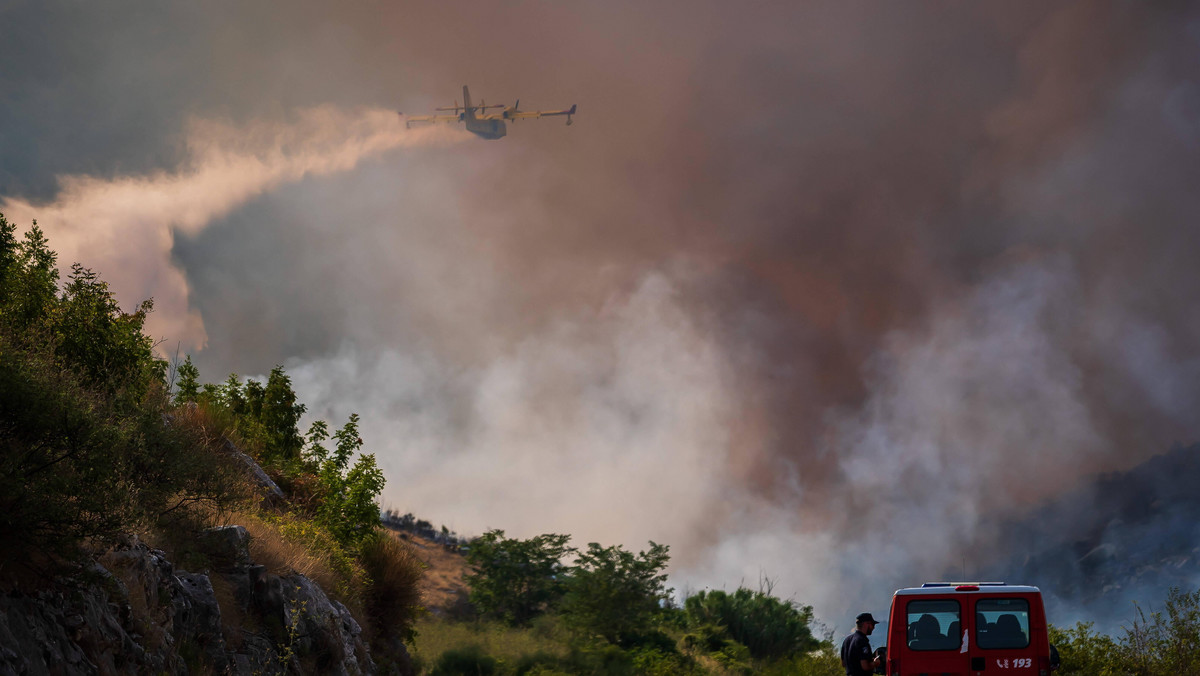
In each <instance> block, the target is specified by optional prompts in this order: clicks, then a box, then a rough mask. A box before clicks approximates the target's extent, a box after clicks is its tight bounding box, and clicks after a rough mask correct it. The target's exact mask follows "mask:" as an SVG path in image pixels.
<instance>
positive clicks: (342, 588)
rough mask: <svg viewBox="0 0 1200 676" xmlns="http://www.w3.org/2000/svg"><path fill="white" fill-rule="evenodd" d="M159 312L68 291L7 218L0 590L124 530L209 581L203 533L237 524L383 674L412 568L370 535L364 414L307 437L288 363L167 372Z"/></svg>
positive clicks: (404, 618)
mask: <svg viewBox="0 0 1200 676" xmlns="http://www.w3.org/2000/svg"><path fill="white" fill-rule="evenodd" d="M151 310H152V303H151V302H150V301H145V302H143V303H141V304H140V305H139V306H138V307H137V308H136V309H135V310H134V311H133V312H124V311H122V310H121V308H120V306H119V305H118V303H117V299H116V298H115V297H114V296H113V294H112V292H111V291H110V289H109V287H108V285H107V284H106V283H105V282H104V281H103V280H102V279H101V278H100V276H99V275H98V274H97V273H95V272H93V271H92V270H89V269H88V268H86V267H84V266H82V265H81V264H78V263H76V264H74V265H73V266H72V267H71V273H70V274H69V276H68V278H67V279H66V280H61V279H60V278H59V273H58V268H57V260H56V255H55V253H54V251H53V250H51V249H50V248H49V246H48V244H47V241H46V239H45V237H44V235H43V233H42V232H41V230H40V229H39V228H38V227H37V224H36V222H35V223H34V224H33V227H31V228H30V229H29V230H28V231H27V232H26V233H25V234H24V236H23V237H21V238H18V237H17V235H16V228H15V226H14V225H13V224H11V223H9V222H8V221H7V220H6V219H4V217H3V216H2V215H0V587H2V588H3V589H5V590H14V589H31V588H37V587H38V586H39V585H46V584H48V583H49V582H50V581H51V580H52V579H53V578H55V577H56V576H59V575H61V574H63V573H64V572H66V573H69V572H70V571H72V570H82V569H83V568H84V567H85V564H87V563H88V562H89V561H90V560H92V559H94V558H95V557H97V556H100V555H101V554H103V553H104V552H105V551H106V550H108V549H109V548H110V547H111V546H112V545H114V544H116V543H118V542H120V541H121V540H122V539H123V538H125V537H126V536H127V535H128V534H136V535H138V536H140V538H141V539H143V540H145V541H147V542H150V543H152V544H153V545H154V546H156V547H159V548H161V549H164V550H166V552H167V553H168V554H169V555H170V557H171V560H172V561H174V562H175V564H176V565H180V566H186V567H190V569H193V570H196V569H203V568H206V567H207V563H208V562H207V561H205V560H204V557H205V554H204V553H203V552H202V551H200V550H199V549H197V548H196V546H195V543H196V542H197V539H198V538H197V537H196V535H197V534H198V533H199V532H201V531H203V530H204V529H206V528H209V527H211V526H215V525H222V524H231V523H237V524H239V525H242V526H244V527H246V528H247V530H248V531H249V532H250V534H251V536H252V540H251V552H252V554H253V559H254V561H255V562H257V563H259V564H263V565H265V566H266V567H267V569H268V571H269V572H273V573H280V574H283V573H290V572H300V573H303V574H305V575H308V576H309V577H311V578H312V579H314V580H316V581H317V582H318V583H320V584H321V585H322V586H323V587H324V588H325V589H326V590H327V591H328V592H329V593H330V594H331V595H333V596H334V597H335V598H337V599H339V600H341V601H342V602H343V603H344V604H345V605H346V606H347V607H348V608H350V610H351V611H352V613H353V614H354V615H355V616H356V617H357V618H358V619H359V621H360V623H361V624H363V626H364V627H365V628H366V629H367V631H368V634H369V635H370V636H371V637H372V639H373V642H374V644H375V645H376V646H377V649H378V650H379V651H380V653H381V655H382V657H383V658H384V663H386V660H387V655H386V653H387V652H388V650H389V646H395V645H397V644H396V642H395V639H396V638H402V639H403V638H410V637H411V627H412V623H413V621H414V619H415V615H416V612H417V610H418V603H419V599H418V592H417V584H418V582H419V578H420V575H421V564H420V562H419V561H417V560H416V558H415V557H414V556H413V554H412V552H411V551H410V550H409V549H408V548H407V547H406V546H405V545H403V544H402V543H400V542H399V541H398V540H396V539H395V538H394V537H392V536H391V535H390V534H388V533H387V532H386V531H384V530H383V529H381V528H380V524H379V506H378V503H377V498H378V495H379V493H380V491H381V490H382V488H383V484H384V477H383V474H382V472H381V471H380V470H379V468H378V467H377V466H376V464H375V458H374V456H373V455H371V454H361V453H360V451H361V448H362V445H363V441H362V439H361V438H359V436H358V418H357V416H353V415H352V416H351V417H350V419H349V420H348V421H346V422H345V424H344V425H343V426H342V427H341V428H339V429H337V430H336V431H333V432H332V433H331V432H330V431H329V428H328V426H327V425H326V423H325V422H323V421H318V422H316V423H314V424H313V425H312V426H311V427H310V429H309V430H308V432H307V434H301V433H300V431H299V430H298V429H297V424H298V423H299V420H300V416H301V415H302V414H303V413H304V410H305V409H304V406H303V405H302V404H300V403H299V402H297V401H296V395H295V393H294V392H293V390H292V388H291V383H290V380H289V379H288V377H287V374H286V373H285V372H284V370H283V369H282V368H280V367H276V368H274V369H273V370H272V371H271V373H270V377H269V378H268V379H267V382H266V383H259V382H256V381H253V380H250V381H244V382H243V381H242V380H241V379H239V378H238V377H237V376H233V375H231V376H229V378H228V379H226V380H225V381H224V382H223V383H222V384H220V385H211V384H201V381H200V379H199V373H198V372H197V370H196V369H195V367H194V366H193V365H192V363H191V360H190V359H187V360H185V361H184V362H183V363H182V364H180V365H178V368H177V369H170V368H169V367H168V364H167V363H166V362H165V361H164V360H162V359H159V358H157V357H156V356H155V354H154V347H155V346H154V344H153V342H152V340H151V339H150V337H149V336H147V335H146V334H145V333H144V332H143V330H142V329H143V325H144V322H145V320H146V317H147V314H148V313H149V312H150V311H151ZM171 381H174V385H175V387H174V388H171V387H170V384H171ZM172 389H173V391H172ZM250 459H253V460H252V461H250ZM255 464H257V465H259V466H261V467H262V468H263V469H265V470H266V472H267V474H269V475H270V477H271V479H273V483H274V484H276V485H277V486H278V487H276V485H272V481H271V480H270V479H267V478H266V477H265V476H263V477H260V478H258V479H256V478H255V475H254V473H253V471H252V470H253V469H255V467H254V466H255ZM222 615H223V617H225V616H227V617H230V618H235V617H237V613H236V612H230V613H228V614H226V613H223V614H222ZM376 659H377V660H378V659H379V657H377V658H376Z"/></svg>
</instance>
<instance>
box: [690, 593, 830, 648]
mask: <svg viewBox="0 0 1200 676" xmlns="http://www.w3.org/2000/svg"><path fill="white" fill-rule="evenodd" d="M684 609H685V610H686V612H687V616H688V624H689V626H690V627H692V628H693V630H694V631H699V632H700V635H701V636H702V637H704V639H703V640H704V641H705V642H707V644H709V645H718V644H719V643H720V641H719V637H720V634H719V632H716V631H715V630H714V627H720V628H722V629H724V631H725V632H728V635H729V637H730V638H732V639H733V640H734V641H737V642H738V643H740V644H742V645H744V646H746V648H747V649H748V650H749V651H750V655H751V656H753V657H754V658H755V659H774V658H779V657H789V656H791V655H795V654H797V653H801V652H807V651H810V650H813V649H815V648H816V647H817V646H818V645H819V642H818V641H817V640H816V639H815V638H813V635H812V630H811V629H810V628H809V624H810V623H811V622H812V617H813V615H812V607H811V606H797V605H796V604H795V603H793V602H791V601H782V600H780V599H777V598H775V597H774V596H771V595H770V594H769V593H767V592H765V591H762V590H759V591H751V590H750V589H747V588H745V587H741V588H739V589H738V590H737V591H735V592H734V593H732V594H728V593H726V592H724V591H721V590H714V591H702V592H700V593H698V594H696V595H694V596H691V597H689V598H688V599H687V600H686V601H685V602H684ZM723 647H724V646H723V645H721V646H720V647H719V648H718V649H721V648H723Z"/></svg>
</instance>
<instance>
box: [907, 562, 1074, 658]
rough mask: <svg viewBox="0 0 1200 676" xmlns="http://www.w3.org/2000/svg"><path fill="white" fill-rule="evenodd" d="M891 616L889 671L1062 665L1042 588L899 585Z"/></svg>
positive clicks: (972, 584)
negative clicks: (1056, 656) (1054, 650)
mask: <svg viewBox="0 0 1200 676" xmlns="http://www.w3.org/2000/svg"><path fill="white" fill-rule="evenodd" d="M888 620H889V621H888V630H887V652H886V656H887V657H886V660H887V661H886V666H885V670H884V673H886V674H888V675H889V676H921V675H925V674H928V675H930V676H932V675H934V674H936V675H937V676H951V675H953V676H1049V674H1050V672H1051V670H1052V669H1053V668H1057V666H1058V664H1057V663H1054V664H1052V662H1051V650H1052V649H1051V647H1050V641H1049V638H1048V636H1047V634H1046V610H1045V608H1044V606H1043V605H1042V592H1041V591H1040V590H1039V589H1038V588H1037V587H1027V586H1021V585H1009V584H1005V583H1003V582H929V583H926V584H924V585H922V586H921V587H914V588H909V589H900V590H897V591H896V593H895V595H893V596H892V610H891V613H890V615H889V617H888ZM1054 662H1057V660H1054Z"/></svg>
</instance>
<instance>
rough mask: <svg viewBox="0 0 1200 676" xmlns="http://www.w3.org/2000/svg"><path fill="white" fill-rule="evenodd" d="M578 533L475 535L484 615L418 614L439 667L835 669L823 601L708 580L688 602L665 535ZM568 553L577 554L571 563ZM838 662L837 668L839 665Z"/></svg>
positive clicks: (422, 651)
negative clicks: (612, 541) (647, 539)
mask: <svg viewBox="0 0 1200 676" xmlns="http://www.w3.org/2000/svg"><path fill="white" fill-rule="evenodd" d="M569 541H570V537H569V536H567V535H556V534H544V535H538V536H536V537H533V538H529V539H526V540H521V539H515V538H508V537H505V535H504V532H503V531H499V530H493V531H489V532H488V533H485V534H484V535H483V536H481V537H479V538H477V539H475V540H473V541H472V542H471V543H470V546H469V553H468V554H467V560H468V562H469V563H470V565H471V567H472V570H473V573H472V574H470V575H468V576H467V582H468V584H469V585H470V601H471V605H472V609H473V612H474V615H473V616H470V617H466V618H462V619H460V621H457V622H451V621H425V622H423V623H422V624H420V625H419V627H420V631H421V636H420V638H419V639H418V641H417V643H416V648H417V653H418V656H419V657H421V658H422V660H423V662H424V664H425V666H426V667H427V668H428V669H429V671H430V673H433V674H707V673H752V672H753V673H763V672H765V673H781V674H783V673H787V674H806V673H811V674H817V673H835V672H836V671H837V670H838V669H840V665H838V662H837V659H836V657H834V654H833V650H832V646H831V645H830V644H829V642H828V641H827V640H826V641H819V640H817V639H815V638H814V637H813V635H812V630H811V628H810V625H811V621H812V609H811V608H810V607H807V606H797V605H796V604H794V603H792V602H789V601H782V600H780V599H777V598H775V597H773V596H771V595H770V593H769V590H765V591H764V590H759V591H751V590H748V589H739V590H737V591H736V592H734V593H732V594H726V593H724V592H703V593H700V594H697V595H695V596H692V597H691V598H689V599H688V600H687V602H686V603H685V604H684V606H683V607H678V606H676V605H674V603H673V595H672V590H671V589H669V588H668V587H667V586H666V574H665V571H666V567H667V564H668V563H669V560H670V558H669V554H668V548H667V547H666V546H665V545H661V544H656V543H654V542H651V543H649V547H648V548H647V549H646V550H644V551H640V552H636V553H635V552H631V551H627V550H626V549H624V548H623V547H621V546H609V547H604V546H601V545H600V544H598V543H594V542H593V543H589V544H588V546H587V548H586V549H584V550H582V551H580V550H578V549H576V548H574V547H571V546H570V545H569ZM568 561H569V563H568ZM831 670H832V671H831Z"/></svg>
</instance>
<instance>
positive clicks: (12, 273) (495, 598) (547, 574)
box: [0, 215, 1200, 676]
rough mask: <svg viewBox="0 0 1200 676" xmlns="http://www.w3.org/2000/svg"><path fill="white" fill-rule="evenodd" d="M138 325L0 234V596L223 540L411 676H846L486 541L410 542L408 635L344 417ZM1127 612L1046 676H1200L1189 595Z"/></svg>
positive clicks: (722, 606)
mask: <svg viewBox="0 0 1200 676" xmlns="http://www.w3.org/2000/svg"><path fill="white" fill-rule="evenodd" d="M151 310H152V304H151V302H150V301H146V302H143V303H142V304H140V305H139V306H137V308H136V309H135V310H134V311H132V312H124V311H122V310H121V308H120V306H119V305H118V303H117V300H116V299H115V298H114V296H113V294H112V292H111V291H110V290H109V287H108V285H107V284H106V283H105V282H104V281H103V280H102V279H101V278H100V276H99V275H98V274H96V273H95V272H93V271H92V270H89V269H88V268H86V267H83V266H82V265H80V264H75V265H73V266H72V267H71V273H70V274H69V275H68V277H67V279H66V280H62V279H60V278H59V273H58V267H57V260H56V256H55V253H54V252H53V251H52V250H51V249H50V248H49V246H48V244H47V241H46V239H45V237H44V236H43V233H42V232H41V230H40V229H39V228H38V227H37V225H36V223H35V224H34V225H33V227H31V228H30V229H29V230H28V232H26V233H25V234H24V235H23V236H22V237H21V238H18V237H17V236H16V228H15V226H14V225H12V224H10V223H8V222H7V221H6V220H5V219H4V217H3V216H2V215H0V591H4V592H11V593H16V592H18V591H27V590H29V589H36V588H38V587H39V586H45V585H48V584H50V583H51V581H52V580H54V579H55V578H56V577H58V576H61V575H63V574H64V573H66V574H76V575H78V574H80V573H81V571H84V570H86V569H87V566H88V564H89V563H90V562H92V561H95V560H96V559H97V558H100V557H102V556H104V555H105V553H106V552H109V551H110V550H111V549H112V548H113V546H114V545H119V544H120V543H121V542H122V541H125V540H126V539H127V538H128V536H129V535H130V534H136V535H138V536H139V537H140V538H141V539H142V540H145V541H147V542H150V543H152V544H153V545H154V546H155V547H158V548H160V549H163V550H165V551H166V552H167V553H168V554H169V556H170V558H171V560H172V561H173V562H175V564H176V565H178V566H182V567H187V568H188V569H190V570H202V569H206V568H207V567H208V566H209V565H210V564H212V563H213V562H212V561H209V560H208V559H207V558H206V557H207V556H209V555H208V554H206V553H205V551H204V550H202V549H200V548H198V547H197V546H196V542H197V541H199V540H201V539H202V538H199V537H197V536H198V534H200V533H201V532H202V531H204V530H205V529H208V528H210V527H212V526H216V525H222V524H232V523H236V524H239V525H241V526H244V527H245V528H246V529H247V530H248V531H249V532H250V534H251V537H252V540H251V544H250V549H251V554H252V558H253V560H254V561H255V562H256V563H258V564H262V565H265V566H266V568H267V569H268V570H269V571H271V572H274V573H279V574H284V573H292V572H299V573H302V574H304V575H306V576H308V577H309V578H311V579H313V580H315V581H317V582H318V583H320V585H321V586H322V587H323V588H324V589H325V590H327V591H328V592H329V593H330V594H332V595H333V596H334V597H336V598H337V599H339V600H340V601H342V602H343V603H344V604H345V605H346V606H347V607H348V608H349V609H350V610H351V612H352V613H353V614H354V616H355V617H357V618H359V621H360V622H361V623H362V624H363V625H364V627H365V628H366V629H367V633H368V635H369V637H370V638H371V640H372V645H373V649H374V652H375V654H376V657H375V659H376V663H377V664H379V665H381V666H383V667H385V668H386V667H387V666H388V665H389V664H393V665H395V666H401V665H402V663H403V662H404V658H403V657H402V655H403V647H402V646H401V645H400V644H399V641H400V640H404V641H408V642H409V643H411V644H412V645H413V648H414V652H415V656H416V661H417V666H418V668H420V669H422V670H423V671H424V672H426V673H430V674H435V675H440V676H445V675H450V674H472V675H483V674H497V675H500V674H515V675H524V674H541V675H543V676H546V675H549V674H612V675H625V674H663V675H665V674H750V673H764V674H800V675H805V674H810V675H817V674H829V675H836V674H840V673H841V672H842V669H841V666H840V664H839V663H838V659H837V657H836V651H835V649H834V645H833V642H832V637H830V636H827V635H825V636H821V635H814V631H813V627H814V626H815V623H814V621H813V614H812V608H811V607H809V606H805V605H802V604H799V603H796V602H794V601H791V600H783V599H780V598H777V597H775V596H773V595H772V593H771V592H772V589H771V586H770V583H769V582H765V583H764V584H763V585H762V586H761V587H760V588H759V589H747V588H739V589H736V590H734V591H732V592H726V591H723V590H710V591H704V592H700V593H697V594H694V595H692V596H690V597H687V598H685V599H683V600H682V602H678V601H676V600H675V599H676V597H675V595H674V594H673V590H671V589H670V588H668V587H667V584H666V583H667V578H666V575H665V571H666V568H667V565H668V563H669V560H670V559H669V548H668V547H667V546H666V545H662V544H658V543H654V542H650V543H648V546H647V548H646V549H644V550H641V551H629V550H626V549H625V548H623V547H621V546H603V545H601V544H599V543H588V545H587V546H586V547H584V548H576V547H574V546H572V544H571V538H570V536H569V535H562V534H543V535H538V536H535V537H532V538H528V539H517V538H510V537H507V536H506V535H505V533H504V532H503V531H500V530H493V531H489V532H487V533H485V534H484V535H483V536H481V537H479V538H475V539H473V540H471V541H469V542H465V543H464V542H463V541H462V540H461V539H459V538H457V536H452V535H451V534H449V533H448V531H446V529H445V528H443V532H442V534H441V536H440V540H441V545H436V544H434V543H433V542H432V541H430V540H424V539H423V538H417V539H422V540H424V542H423V544H422V548H425V549H428V548H429V547H431V546H432V547H436V546H444V547H445V548H446V549H445V550H444V551H446V552H451V553H452V554H451V555H452V556H454V557H458V556H461V557H462V558H461V560H460V561H459V562H457V563H456V571H457V572H455V573H454V574H453V575H447V576H444V579H443V581H442V582H441V583H439V584H442V585H443V586H446V585H449V587H450V589H449V590H448V591H447V590H446V589H443V590H442V592H443V593H445V594H446V596H447V598H451V599H454V600H455V601H454V603H453V604H451V605H450V606H449V607H447V608H446V609H445V612H441V613H437V614H434V613H431V614H424V615H422V614H421V613H420V607H419V604H420V598H419V591H418V590H419V585H420V582H421V577H422V568H423V565H424V564H422V563H421V561H420V560H419V558H418V554H417V553H415V551H414V550H413V548H411V547H410V546H408V545H407V544H405V543H404V542H403V539H402V538H400V537H397V536H396V535H395V534H394V533H392V532H390V531H386V530H384V529H382V528H381V527H380V511H379V506H378V502H377V500H378V496H379V494H380V491H381V490H382V488H383V485H384V477H383V474H382V472H381V471H380V469H379V467H378V466H377V464H376V462H375V458H374V456H373V455H371V454H369V453H366V454H364V453H362V449H363V445H364V444H363V440H362V439H361V438H360V437H359V433H358V424H359V420H358V417H357V416H356V415H351V416H350V417H349V419H348V420H346V421H345V422H344V423H343V424H342V425H341V427H339V428H337V429H333V430H331V429H330V427H329V426H328V425H327V423H325V422H324V421H316V422H314V423H312V424H311V425H310V426H309V429H308V430H307V431H305V432H301V430H300V429H299V424H300V420H301V417H302V416H303V414H304V413H305V407H304V405H303V404H302V403H300V402H299V401H297V397H296V394H295V392H294V391H293V389H292V386H291V381H290V379H289V377H288V375H287V373H286V372H285V371H284V369H283V368H282V367H278V366H277V367H275V368H273V369H272V370H271V371H270V375H269V376H268V377H267V378H266V382H257V381H254V380H244V379H242V378H239V377H238V376H236V375H230V376H228V377H227V378H226V379H225V380H224V381H222V382H220V383H218V384H212V383H207V384H206V383H204V382H203V381H202V380H201V377H200V373H199V372H198V370H197V369H196V367H195V366H194V365H193V364H192V362H191V359H190V358H185V359H184V361H183V362H182V363H179V364H177V365H175V367H174V368H171V367H170V365H169V364H168V363H167V362H166V361H164V360H162V359H160V358H158V357H156V356H155V353H154V347H155V346H154V344H153V342H152V340H151V339H150V337H148V336H147V335H146V334H145V333H144V332H143V325H144V322H145V320H146V317H147V314H148V313H149V312H150V311H151ZM260 467H261V468H262V469H264V470H265V474H262V473H256V472H255V471H254V470H256V469H258V468H260ZM406 519H407V521H406ZM408 521H413V520H412V519H411V517H410V515H406V517H403V518H401V519H399V522H400V523H407V522H408ZM422 524H423V525H424V526H426V527H428V530H429V532H430V534H433V531H432V527H431V526H429V524H427V523H425V522H414V525H415V526H421V525H422ZM426 558H427V560H430V561H433V560H436V559H437V557H428V556H427V557H426ZM442 558H444V557H442ZM214 579H216V578H214ZM459 584H462V585H465V587H466V590H467V591H466V598H465V600H464V599H462V598H460V597H458V596H457V595H456V594H455V593H454V590H453V587H455V586H456V585H459ZM221 594H222V592H221V590H217V595H218V599H219V600H220V599H221V598H223V597H222V596H221ZM228 601H229V600H228V599H227V598H226V599H225V600H224V601H223V602H228ZM222 610H223V611H224V610H225V609H224V608H222ZM1133 611H1134V612H1133V614H1132V618H1131V621H1130V622H1129V624H1128V625H1127V628H1126V629H1125V632H1124V635H1122V636H1120V637H1116V638H1113V637H1109V636H1105V635H1102V634H1097V633H1095V632H1094V631H1093V630H1092V627H1091V625H1088V624H1079V625H1076V626H1075V627H1073V628H1069V629H1057V628H1052V629H1051V638H1052V642H1054V643H1056V644H1057V645H1058V647H1059V650H1060V652H1061V654H1062V661H1063V667H1062V670H1061V671H1060V673H1061V674H1064V675H1067V674H1100V675H1105V674H1108V675H1113V676H1115V675H1117V674H1146V675H1157V674H1182V673H1188V674H1190V673H1200V591H1198V592H1186V591H1180V590H1172V591H1171V593H1170V594H1169V596H1168V598H1167V599H1166V602H1165V604H1164V605H1163V607H1162V609H1161V610H1155V609H1154V608H1149V609H1145V610H1143V609H1142V608H1134V609H1133ZM240 618H242V615H241V614H239V612H237V610H236V609H235V608H230V612H228V613H226V612H222V619H223V621H226V622H232V623H236V622H238V621H240ZM229 629H232V630H234V633H236V630H237V629H238V627H236V626H235V627H231V628H229ZM818 634H819V631H818ZM393 657H394V658H395V660H396V662H394V663H393V662H389V660H391V659H392V658H393Z"/></svg>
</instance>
